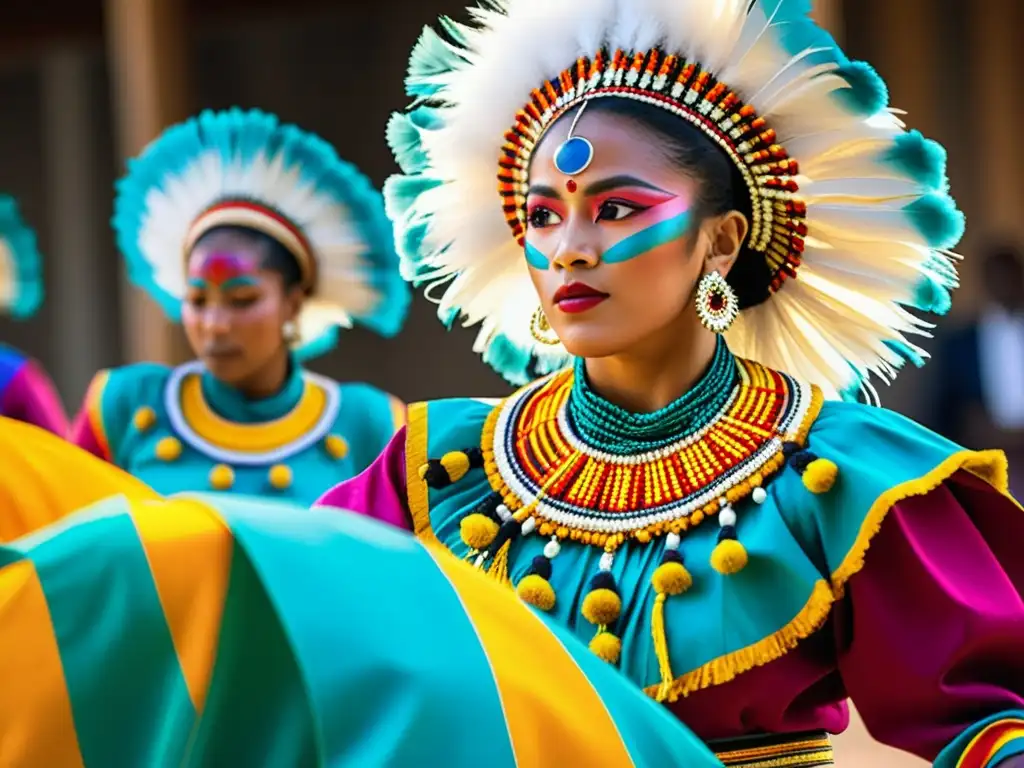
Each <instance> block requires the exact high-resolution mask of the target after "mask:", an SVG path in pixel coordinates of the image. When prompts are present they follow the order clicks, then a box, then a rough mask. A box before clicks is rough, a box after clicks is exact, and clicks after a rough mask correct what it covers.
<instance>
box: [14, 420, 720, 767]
mask: <svg viewBox="0 0 1024 768" xmlns="http://www.w3.org/2000/svg"><path fill="white" fill-rule="evenodd" d="M0 455H2V457H3V460H4V467H5V470H9V471H5V472H4V473H3V474H2V475H0V522H3V521H7V520H11V519H14V518H16V517H17V516H18V515H20V514H21V513H23V512H26V511H29V512H30V513H32V514H34V515H37V516H40V515H43V516H46V517H48V518H50V519H56V518H59V517H62V516H63V515H64V514H66V513H67V512H68V511H69V508H68V504H69V503H73V502H75V501H77V502H78V503H80V504H86V503H88V502H89V501H90V500H92V501H96V500H99V499H102V498H103V497H104V496H106V495H107V494H110V493H119V495H117V496H114V497H110V498H106V499H105V500H103V501H98V503H96V504H94V505H93V506H91V507H90V508H89V509H86V510H83V511H81V512H79V513H77V514H72V515H70V516H68V517H66V518H65V519H63V520H61V522H60V523H59V524H57V525H50V526H49V527H47V528H46V529H45V530H43V531H40V532H38V533H36V535H34V536H29V537H25V538H21V539H19V540H16V541H13V542H10V543H9V544H6V545H3V546H0V649H2V650H3V652H2V653H0V679H3V681H4V685H2V686H0V765H4V766H30V765H31V766H47V768H83V767H84V768H102V767H105V766H153V767H154V768H156V767H158V766H168V767H170V766H174V767H175V768H178V767H179V766H214V765H216V766H221V765H239V766H257V765H258V766H267V767H268V768H276V767H277V766H281V767H282V768H284V767H285V766H286V767H287V768H306V767H307V766H309V767H315V766H343V765H352V766H360V767H362V766H368V767H369V766H384V765H390V766H419V765H445V766H451V767H452V768H471V767H474V766H478V765H480V764H481V756H484V757H483V759H484V760H485V762H486V764H487V765H489V766H495V768H514V767H515V766H531V768H558V767H559V766H568V765H595V766H597V765H600V766H608V767H609V768H633V767H634V766H636V767H637V768H662V767H663V766H670V765H685V766H687V768H712V766H715V765H718V764H719V763H718V762H717V761H716V760H715V758H714V756H713V755H712V754H711V752H709V751H708V750H707V748H706V747H705V746H704V745H703V744H702V743H701V742H700V740H699V739H697V738H696V737H695V736H694V735H693V734H692V733H691V732H690V731H688V730H687V729H686V728H685V727H683V726H682V725H681V724H680V723H679V722H678V721H676V720H674V719H673V718H672V717H671V716H670V715H669V714H668V713H667V712H665V711H664V710H663V709H661V708H660V707H658V705H656V704H655V703H654V702H653V701H651V700H650V699H649V698H647V697H645V696H644V695H643V694H642V693H641V692H640V691H639V690H637V689H636V687H635V686H633V685H632V684H630V683H629V682H628V681H626V680H624V679H623V678H622V677H621V676H619V675H617V674H616V673H615V672H614V671H613V670H612V669H611V668H610V667H608V666H607V665H604V664H603V663H602V662H601V661H600V660H599V659H597V658H596V657H594V656H593V655H592V654H591V653H590V652H589V651H588V650H587V649H586V646H584V645H583V644H581V643H580V642H579V641H578V640H576V639H575V638H574V637H572V636H571V634H570V633H569V632H568V631H566V630H565V629H564V628H561V627H558V626H551V625H549V624H547V623H545V622H543V621H541V620H540V619H538V617H537V616H536V615H534V614H533V613H532V612H531V611H530V610H529V609H528V608H526V607H525V606H524V605H523V604H522V603H521V602H520V601H518V600H517V599H516V597H515V595H513V594H512V593H511V592H509V591H508V590H505V589H502V588H501V587H499V586H498V585H497V584H494V583H493V582H490V581H489V580H488V579H487V578H486V577H484V576H482V575H481V574H478V573H476V572H474V571H473V570H472V569H471V568H469V567H468V566H466V565H465V564H464V563H460V562H458V560H456V559H455V558H453V557H452V556H451V555H450V554H448V553H447V552H445V551H443V550H441V549H440V548H434V547H431V546H429V545H428V546H421V545H419V544H417V543H416V542H415V541H413V540H412V539H411V537H408V536H406V535H404V534H402V533H400V532H398V531H396V530H394V529H389V528H388V527H386V526H383V525H380V524H378V523H375V522H372V521H367V520H366V519H361V518H359V517H357V516H355V515H339V514H337V513H335V512H333V511H331V512H323V511H321V512H317V511H315V510H314V511H313V512H311V513H309V514H304V515H296V514H295V513H294V511H292V510H287V509H285V510H282V509H281V508H280V505H272V504H271V505H268V504H261V503H260V502H258V501H256V500H254V499H241V498H238V497H231V496H224V495H221V496H219V497H216V498H215V499H211V500H207V501H205V502H204V501H198V500H196V499H182V498H176V499H161V498H159V497H158V496H157V495H156V494H154V493H152V491H148V489H145V487H144V486H143V485H142V483H141V482H139V481H138V480H136V479H135V478H132V477H131V476H129V475H127V474H126V473H124V472H122V471H121V470H120V469H118V468H117V467H114V466H112V465H110V464H107V463H105V462H102V461H100V460H99V459H97V458H96V457H94V456H91V455H89V454H87V453H85V452H84V451H81V450H79V449H78V448H76V447H75V446H72V445H70V444H68V443H66V442H63V441H61V440H59V439H57V438H55V437H53V436H51V435H48V434H46V433H45V432H41V431H39V430H31V429H30V428H29V427H26V426H24V425H20V424H17V423H15V422H11V421H8V420H5V419H0ZM69 478H73V480H74V481H73V482H68V479H69ZM90 497H92V499H90ZM26 507H27V508H28V510H26ZM12 512H13V513H14V515H13V516H12V514H11V513H12ZM35 522H39V520H29V519H26V518H22V523H23V524H24V525H25V530H26V531H27V530H32V528H33V524H34V523H35ZM314 543H315V546H311V544H314ZM512 638H514V639H515V642H514V643H510V642H509V640H510V639H512ZM520 642H521V643H526V644H528V647H527V646H519V645H517V644H518V643H520ZM453 674H457V677H458V684H453ZM114 723H116V724H117V727H116V728H114V727H112V724H114Z"/></svg>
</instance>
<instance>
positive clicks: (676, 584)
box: [651, 562, 693, 595]
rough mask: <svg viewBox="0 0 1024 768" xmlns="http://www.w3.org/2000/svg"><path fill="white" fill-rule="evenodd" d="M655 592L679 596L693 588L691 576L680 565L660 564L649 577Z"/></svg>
mask: <svg viewBox="0 0 1024 768" xmlns="http://www.w3.org/2000/svg"><path fill="white" fill-rule="evenodd" d="M651 584H652V586H653V587H654V591H655V592H659V593H662V594H666V595H681V594H683V592H685V591H686V590H688V589H689V588H690V587H692V586H693V576H691V575H690V572H689V571H688V570H686V566H685V565H683V564H682V563H673V562H668V563H662V564H661V565H659V566H658V568H657V570H656V571H655V572H654V575H653V576H652V577H651Z"/></svg>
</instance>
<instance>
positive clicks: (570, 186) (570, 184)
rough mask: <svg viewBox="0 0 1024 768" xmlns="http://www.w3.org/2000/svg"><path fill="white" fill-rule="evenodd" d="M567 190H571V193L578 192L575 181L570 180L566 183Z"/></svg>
mask: <svg viewBox="0 0 1024 768" xmlns="http://www.w3.org/2000/svg"><path fill="white" fill-rule="evenodd" d="M565 188H566V189H567V190H569V191H570V192H575V191H576V182H575V181H573V180H572V179H569V180H568V181H567V182H565Z"/></svg>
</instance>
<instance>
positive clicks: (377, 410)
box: [337, 381, 405, 463]
mask: <svg viewBox="0 0 1024 768" xmlns="http://www.w3.org/2000/svg"><path fill="white" fill-rule="evenodd" d="M337 387H338V392H339V393H340V395H341V409H340V411H339V414H338V419H339V428H340V429H341V430H342V431H343V432H344V433H345V434H346V436H347V438H346V439H347V440H348V441H349V443H350V445H351V446H352V448H353V450H356V451H357V452H360V453H365V454H366V455H367V456H368V461H367V462H365V463H369V461H372V460H373V459H374V458H376V457H377V455H378V454H379V453H380V452H381V451H382V450H384V446H386V445H387V444H388V441H389V440H390V439H391V438H392V437H393V436H394V434H395V433H396V432H397V431H398V430H399V429H401V428H402V427H404V426H405V403H404V402H402V400H401V399H399V398H397V397H395V396H394V395H392V394H390V393H389V392H385V391H384V390H383V389H379V388H377V387H375V386H373V385H372V384H366V383H364V382H361V381H353V382H346V383H344V384H338V385H337Z"/></svg>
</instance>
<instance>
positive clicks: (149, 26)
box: [106, 0, 190, 363]
mask: <svg viewBox="0 0 1024 768" xmlns="http://www.w3.org/2000/svg"><path fill="white" fill-rule="evenodd" d="M185 11H186V9H185V6H184V2H182V0H106V29H107V45H108V56H109V60H110V74H111V84H112V88H113V91H114V93H113V97H114V98H113V102H114V108H115V110H116V118H117V120H116V125H117V130H118V137H117V139H118V143H119V146H120V153H121V156H122V157H124V158H129V157H132V156H134V155H136V154H138V153H139V152H140V151H141V150H142V149H143V148H144V147H145V146H146V145H147V144H148V143H149V142H151V141H152V140H153V139H155V138H156V137H157V136H159V135H160V133H161V132H162V131H163V130H164V129H165V128H166V127H167V126H168V125H171V124H172V123H176V122H178V121H180V120H183V119H185V118H186V117H188V115H189V112H190V102H189V98H188V85H187V83H188V79H189V78H188V67H187V64H186V61H187V51H188V39H187V35H186V25H185ZM183 268H184V265H183ZM123 327H124V330H123V333H124V338H123V341H124V351H125V357H126V358H127V360H128V361H131V362H134V361H139V360H154V361H160V362H168V363H173V362H180V361H181V360H182V359H187V357H188V356H189V355H188V350H187V346H186V345H185V344H184V341H183V339H182V336H181V334H180V331H179V330H178V329H177V328H176V327H175V326H173V324H171V323H169V322H168V321H167V320H166V319H165V318H164V316H163V315H162V313H161V312H160V310H159V308H158V307H157V306H156V305H155V304H154V303H153V302H152V301H151V300H150V299H149V298H148V297H147V296H145V295H144V294H143V293H142V292H141V291H139V290H137V289H135V288H132V289H130V291H129V293H128V294H127V296H126V301H125V307H124V318H123Z"/></svg>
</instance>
